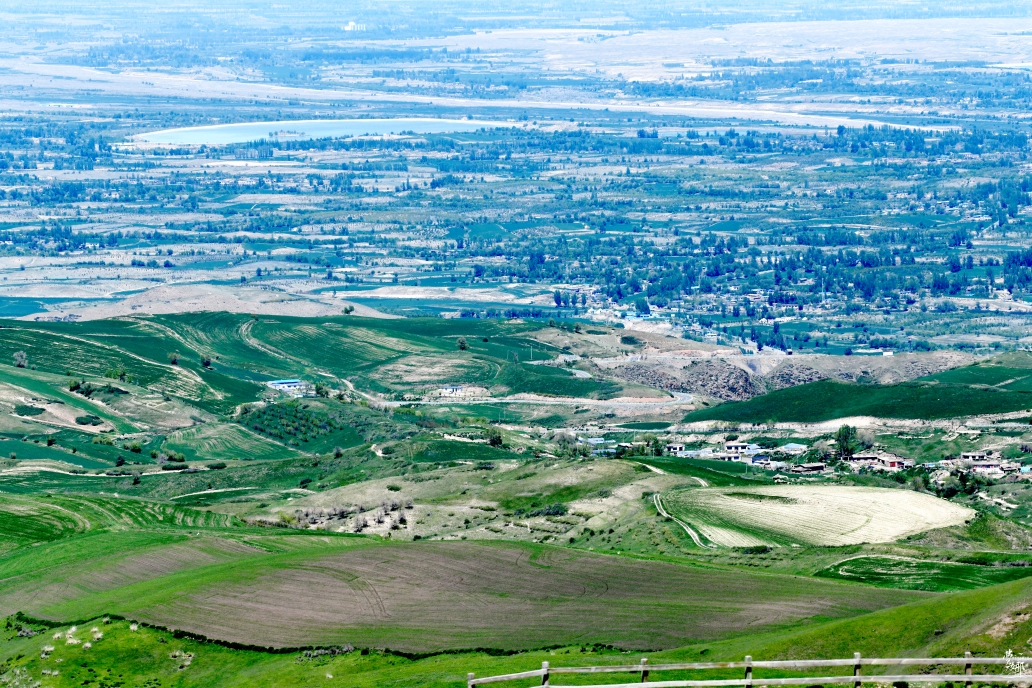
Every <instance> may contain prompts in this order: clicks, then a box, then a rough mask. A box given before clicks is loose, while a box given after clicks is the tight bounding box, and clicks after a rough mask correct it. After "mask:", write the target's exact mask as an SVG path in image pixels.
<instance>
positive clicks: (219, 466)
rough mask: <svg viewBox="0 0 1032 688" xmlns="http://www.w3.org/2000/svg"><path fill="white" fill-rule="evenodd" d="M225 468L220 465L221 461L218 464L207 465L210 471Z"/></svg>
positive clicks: (224, 465) (223, 465)
mask: <svg viewBox="0 0 1032 688" xmlns="http://www.w3.org/2000/svg"><path fill="white" fill-rule="evenodd" d="M225 467H226V464H224V463H222V462H221V461H220V462H218V463H209V464H208V469H209V470H212V471H221V470H222V469H223V468H225Z"/></svg>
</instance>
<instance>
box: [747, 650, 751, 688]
mask: <svg viewBox="0 0 1032 688" xmlns="http://www.w3.org/2000/svg"><path fill="white" fill-rule="evenodd" d="M745 680H746V684H745V685H746V686H752V655H746V656H745Z"/></svg>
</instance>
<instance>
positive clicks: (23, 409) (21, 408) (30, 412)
mask: <svg viewBox="0 0 1032 688" xmlns="http://www.w3.org/2000/svg"><path fill="white" fill-rule="evenodd" d="M14 412H15V413H16V414H18V415H19V416H38V415H39V414H41V413H43V409H41V408H39V407H38V406H29V405H27V404H15V405H14Z"/></svg>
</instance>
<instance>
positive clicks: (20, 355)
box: [14, 351, 29, 368]
mask: <svg viewBox="0 0 1032 688" xmlns="http://www.w3.org/2000/svg"><path fill="white" fill-rule="evenodd" d="M14 365H15V367H16V368H24V367H26V366H27V365H29V357H28V356H27V355H26V354H25V352H24V351H15V352H14Z"/></svg>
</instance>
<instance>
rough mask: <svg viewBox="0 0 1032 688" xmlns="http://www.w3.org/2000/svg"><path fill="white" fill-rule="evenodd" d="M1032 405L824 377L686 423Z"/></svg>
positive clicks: (979, 393)
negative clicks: (817, 380) (855, 382)
mask: <svg viewBox="0 0 1032 688" xmlns="http://www.w3.org/2000/svg"><path fill="white" fill-rule="evenodd" d="M1028 408H1032V391H1024V390H1021V391H1015V390H1011V389H1007V388H993V387H985V386H980V385H972V384H959V383H952V382H950V383H947V382H938V381H935V380H926V381H914V382H905V383H901V384H898V385H864V384H851V383H844V382H835V381H832V380H821V381H819V382H811V383H809V384H805V385H799V386H796V387H789V388H787V389H783V390H778V391H776V392H770V393H768V394H764V395H762V396H758V397H754V398H752V399H749V400H748V401H739V402H733V403H728V404H721V405H719V406H714V407H712V408H706V409H700V410H698V411H693V412H691V413H689V414H688V415H687V416H685V418H684V421H685V422H694V421H702V420H723V421H730V422H737V423H755V424H759V423H767V422H798V423H819V422H822V421H828V420H834V419H836V418H848V417H850V416H876V417H880V418H916V419H926V420H933V419H938V418H952V417H957V416H973V415H979V414H985V413H1006V412H1010V411H1020V410H1022V409H1028Z"/></svg>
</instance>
